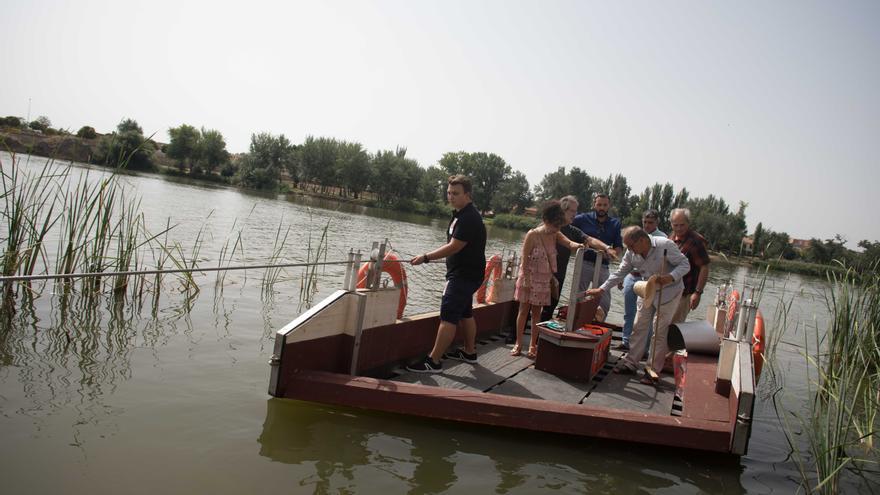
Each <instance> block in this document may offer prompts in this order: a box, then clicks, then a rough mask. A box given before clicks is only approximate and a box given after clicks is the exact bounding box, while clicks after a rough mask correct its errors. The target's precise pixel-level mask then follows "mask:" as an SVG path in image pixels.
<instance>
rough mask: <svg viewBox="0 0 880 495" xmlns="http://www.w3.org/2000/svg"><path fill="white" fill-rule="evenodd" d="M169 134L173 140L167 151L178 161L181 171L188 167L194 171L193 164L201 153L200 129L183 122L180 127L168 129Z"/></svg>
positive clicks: (190, 170)
mask: <svg viewBox="0 0 880 495" xmlns="http://www.w3.org/2000/svg"><path fill="white" fill-rule="evenodd" d="M168 135H169V136H170V137H171V141H170V142H169V143H168V148H167V150H166V153H167V154H168V156H169V157H170V158H171V159H173V160H175V161H177V168H179V169H180V170H181V171H183V169H184V168H186V169H188V171H189V172H190V173H192V168H193V164H195V162H196V160H198V155H199V141H200V140H201V135H200V134H199V131H198V129H196V128H195V127H193V126H191V125H188V124H181V125H180V127H172V128H171V129H168Z"/></svg>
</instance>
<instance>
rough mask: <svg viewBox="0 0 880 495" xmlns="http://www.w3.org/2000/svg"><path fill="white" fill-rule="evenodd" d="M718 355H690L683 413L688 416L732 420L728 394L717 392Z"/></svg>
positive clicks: (725, 421) (709, 419)
mask: <svg viewBox="0 0 880 495" xmlns="http://www.w3.org/2000/svg"><path fill="white" fill-rule="evenodd" d="M717 364H718V358H717V356H703V355H700V354H690V355H688V363H687V385H686V386H685V393H684V408H683V410H682V414H683V416H684V417H686V418H693V419H704V420H707V421H721V422H724V423H727V422H728V421H730V413H729V411H728V404H727V396H725V395H721V394H719V393H717V392H715V369H716V367H717Z"/></svg>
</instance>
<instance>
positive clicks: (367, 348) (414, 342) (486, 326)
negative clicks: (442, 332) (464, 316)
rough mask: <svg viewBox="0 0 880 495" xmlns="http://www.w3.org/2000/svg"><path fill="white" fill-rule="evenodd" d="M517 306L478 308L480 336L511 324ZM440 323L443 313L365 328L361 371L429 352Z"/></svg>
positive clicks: (459, 338) (461, 336)
mask: <svg viewBox="0 0 880 495" xmlns="http://www.w3.org/2000/svg"><path fill="white" fill-rule="evenodd" d="M515 310H516V303H514V302H512V301H511V302H505V303H499V304H490V305H487V306H481V307H477V308H474V319H475V320H476V322H477V336H478V338H479V337H480V336H488V335H493V334H496V333H498V330H499V329H501V328H504V327H506V326H508V324H509V323H510V322H512V321H513V317H514V311H515ZM439 325H440V316H439V315H436V316H433V317H430V318H419V319H416V320H409V321H400V322H397V323H394V324H391V325H385V326H381V327H375V328H368V329H366V330H364V332H363V334H362V336H361V347H360V353H359V357H358V371H359V372H360V371H365V370H370V369H373V368H375V367H377V366H382V365H385V364H388V363H394V362H398V361H402V360H408V359H414V358H417V357H420V356H424V355H426V354H427V353H428V352H430V351H431V349H432V348H433V347H434V340H435V338H436V337H437V328H438V327H439ZM463 341H464V333H463V332H461V331H459V332H458V334H457V336H456V342H458V343H459V344H460V343H461V342H463ZM453 345H456V344H453Z"/></svg>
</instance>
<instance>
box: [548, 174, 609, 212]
mask: <svg viewBox="0 0 880 495" xmlns="http://www.w3.org/2000/svg"><path fill="white" fill-rule="evenodd" d="M568 181H569V188H568V191H567V192H566V193H564V194H559V195H557V196H552V197H548V198H545V199H559V198H561V197H563V196H568V195H569V194H571V195H573V196H574V197H576V198H578V211H587V210H589V209H590V207H591V206H592V199H593V194H594V193H595V192H596V187H597V181H596V179H595V178H594V177H593V176H591V175H590V174H588V173H586V172H585V171H583V170H581V169H580V168H578V167H572V169H571V172H570V173H569V174H568ZM557 192H559V191H557Z"/></svg>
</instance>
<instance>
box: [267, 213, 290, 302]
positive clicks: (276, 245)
mask: <svg viewBox="0 0 880 495" xmlns="http://www.w3.org/2000/svg"><path fill="white" fill-rule="evenodd" d="M283 227H284V219H281V220H280V221H279V222H278V228H277V229H275V241H274V242H273V244H272V253H271V254H270V255H269V261H268V262H267V263H268V264H275V263H277V262H278V261H280V260H281V259H282V258H283V254H284V249H285V245H286V244H287V238H288V236H290V227H289V226H288V227H287V229H286V230H285V229H283ZM282 231H283V233H282ZM282 271H283V269H282V268H266V271H265V272H263V280H262V294H261V297H262V299H263V300H267V299H271V298H272V296H273V294H274V292H275V284H276V283H278V279H279V278H280V277H281V273H282Z"/></svg>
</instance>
